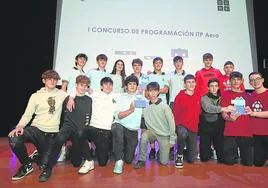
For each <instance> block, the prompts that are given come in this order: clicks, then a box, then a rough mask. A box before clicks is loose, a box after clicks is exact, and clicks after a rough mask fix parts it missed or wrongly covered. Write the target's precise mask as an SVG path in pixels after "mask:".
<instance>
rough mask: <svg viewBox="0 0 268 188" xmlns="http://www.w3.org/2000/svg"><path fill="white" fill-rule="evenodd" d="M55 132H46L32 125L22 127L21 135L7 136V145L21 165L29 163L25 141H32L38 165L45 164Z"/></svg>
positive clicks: (53, 141)
mask: <svg viewBox="0 0 268 188" xmlns="http://www.w3.org/2000/svg"><path fill="white" fill-rule="evenodd" d="M56 135H57V133H46V132H43V131H41V130H39V129H38V128H37V127H34V126H27V127H25V128H24V132H23V134H22V135H19V136H15V137H9V145H10V147H11V149H12V151H13V152H14V153H15V155H16V156H17V158H18V159H19V161H20V163H21V164H22V165H25V164H29V163H30V162H31V159H30V158H29V157H28V153H27V148H26V146H25V143H32V144H33V145H34V146H35V147H36V149H37V151H38V154H39V157H40V159H39V160H40V165H42V166H46V165H47V163H48V159H49V156H50V154H51V150H52V147H53V145H54V143H55V137H56Z"/></svg>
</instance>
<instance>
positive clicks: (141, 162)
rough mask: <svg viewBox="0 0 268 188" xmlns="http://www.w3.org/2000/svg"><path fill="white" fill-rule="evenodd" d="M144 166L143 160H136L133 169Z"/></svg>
mask: <svg viewBox="0 0 268 188" xmlns="http://www.w3.org/2000/svg"><path fill="white" fill-rule="evenodd" d="M144 166H145V161H138V162H137V163H136V164H135V166H134V168H135V169H140V168H142V167H144Z"/></svg>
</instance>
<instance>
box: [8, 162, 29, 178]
mask: <svg viewBox="0 0 268 188" xmlns="http://www.w3.org/2000/svg"><path fill="white" fill-rule="evenodd" d="M32 171H33V166H32V163H29V164H27V165H22V166H21V167H20V168H19V170H18V172H17V173H16V174H15V175H14V176H12V180H20V179H22V178H24V177H25V176H27V175H28V174H30V173H31V172H32Z"/></svg>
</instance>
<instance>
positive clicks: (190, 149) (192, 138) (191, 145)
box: [176, 126, 197, 163]
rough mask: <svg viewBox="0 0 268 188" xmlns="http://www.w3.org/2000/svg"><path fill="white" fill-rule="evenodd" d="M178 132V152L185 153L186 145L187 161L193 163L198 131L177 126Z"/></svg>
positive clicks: (179, 153)
mask: <svg viewBox="0 0 268 188" xmlns="http://www.w3.org/2000/svg"><path fill="white" fill-rule="evenodd" d="M176 133H177V136H178V138H177V142H178V143H177V154H178V155H183V150H184V147H185V146H186V148H187V149H186V151H187V152H186V153H187V155H186V161H187V162H188V163H193V162H194V159H195V154H196V138H197V133H194V132H192V131H189V130H188V129H187V128H185V127H184V126H176Z"/></svg>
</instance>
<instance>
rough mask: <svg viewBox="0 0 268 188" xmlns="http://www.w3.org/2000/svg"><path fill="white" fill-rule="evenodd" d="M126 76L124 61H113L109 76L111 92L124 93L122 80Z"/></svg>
mask: <svg viewBox="0 0 268 188" xmlns="http://www.w3.org/2000/svg"><path fill="white" fill-rule="evenodd" d="M125 77H126V71H125V63H124V61H123V60H121V59H118V60H117V61H116V62H115V63H114V67H113V71H112V72H111V78H112V79H113V83H114V84H113V93H124V80H125Z"/></svg>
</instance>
